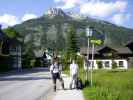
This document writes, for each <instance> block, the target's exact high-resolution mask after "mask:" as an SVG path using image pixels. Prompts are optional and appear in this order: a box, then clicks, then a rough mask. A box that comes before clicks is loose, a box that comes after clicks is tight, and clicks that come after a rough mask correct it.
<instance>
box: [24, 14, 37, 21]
mask: <svg viewBox="0 0 133 100" xmlns="http://www.w3.org/2000/svg"><path fill="white" fill-rule="evenodd" d="M34 18H37V15H35V14H25V15H24V16H23V17H22V21H27V20H30V19H34Z"/></svg>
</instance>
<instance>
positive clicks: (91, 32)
mask: <svg viewBox="0 0 133 100" xmlns="http://www.w3.org/2000/svg"><path fill="white" fill-rule="evenodd" d="M92 34H93V28H92V27H89V28H86V35H87V37H88V48H87V60H88V62H89V49H90V37H92ZM92 58H93V56H92ZM87 65H88V66H87V81H88V73H89V72H88V71H89V69H88V67H89V64H87ZM91 86H92V64H91Z"/></svg>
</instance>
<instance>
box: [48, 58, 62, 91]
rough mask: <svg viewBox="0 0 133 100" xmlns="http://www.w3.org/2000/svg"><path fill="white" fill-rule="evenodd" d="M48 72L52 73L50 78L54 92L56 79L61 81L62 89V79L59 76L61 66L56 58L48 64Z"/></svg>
mask: <svg viewBox="0 0 133 100" xmlns="http://www.w3.org/2000/svg"><path fill="white" fill-rule="evenodd" d="M50 72H51V75H52V80H53V84H54V91H55V92H56V81H57V79H58V80H59V81H60V82H61V85H62V88H63V89H64V81H63V79H62V78H61V68H60V66H59V62H58V59H57V58H54V59H53V63H52V65H51V66H50Z"/></svg>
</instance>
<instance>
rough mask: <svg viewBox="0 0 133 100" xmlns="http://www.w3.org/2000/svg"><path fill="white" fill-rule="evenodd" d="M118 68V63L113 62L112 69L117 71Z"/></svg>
mask: <svg viewBox="0 0 133 100" xmlns="http://www.w3.org/2000/svg"><path fill="white" fill-rule="evenodd" d="M117 67H118V66H117V63H116V62H115V61H112V69H116V68H117Z"/></svg>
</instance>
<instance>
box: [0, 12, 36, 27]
mask: <svg viewBox="0 0 133 100" xmlns="http://www.w3.org/2000/svg"><path fill="white" fill-rule="evenodd" d="M33 18H37V15H35V14H28V13H27V14H25V15H24V16H23V17H22V18H18V17H17V16H14V15H11V14H3V15H0V24H2V25H3V27H8V26H13V25H16V24H19V23H21V22H23V21H26V20H29V19H33Z"/></svg>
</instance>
